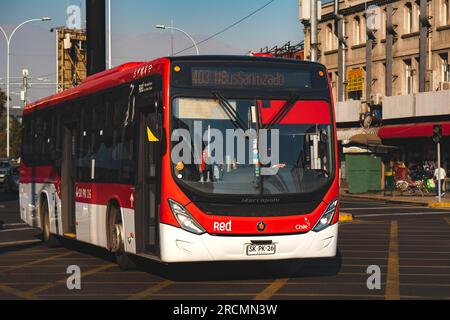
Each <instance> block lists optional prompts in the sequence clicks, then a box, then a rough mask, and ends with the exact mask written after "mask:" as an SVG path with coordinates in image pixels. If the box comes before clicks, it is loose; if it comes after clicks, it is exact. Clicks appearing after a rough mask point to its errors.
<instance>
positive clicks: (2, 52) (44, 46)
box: [0, 0, 303, 105]
mask: <svg viewBox="0 0 450 320" xmlns="http://www.w3.org/2000/svg"><path fill="white" fill-rule="evenodd" d="M111 1H112V35H113V36H112V37H113V41H112V46H113V50H112V56H113V58H112V62H113V65H119V64H121V63H124V62H127V61H136V60H137V61H148V60H152V59H154V58H157V57H159V56H165V55H169V54H170V52H171V40H170V39H171V36H170V33H171V32H170V31H168V30H165V31H164V30H157V29H155V28H154V26H155V25H156V24H160V23H162V24H168V25H170V23H171V21H173V25H174V26H176V27H178V28H181V29H183V30H184V31H186V32H188V33H189V34H190V35H191V36H192V37H193V38H194V39H195V41H196V42H198V41H201V40H203V39H205V38H207V37H208V36H210V35H212V34H214V33H215V32H217V31H220V30H221V29H223V28H225V27H227V26H229V25H231V24H232V23H234V22H236V21H237V20H239V19H241V18H243V17H245V16H246V15H248V14H250V13H251V12H252V11H254V10H256V9H257V8H259V7H261V6H263V5H264V4H266V3H267V2H269V1H270V0H245V1H244V0H240V1H239V0H226V1H217V0H209V1H208V0H127V1H125V0H111ZM73 4H75V5H79V6H80V7H81V8H82V14H83V19H82V20H83V22H84V19H85V16H84V9H85V2H84V1H82V0H39V1H36V0H14V1H10V0H0V8H1V10H0V26H2V27H3V28H4V29H5V31H6V32H7V33H9V32H10V31H11V30H12V28H13V27H14V26H16V25H17V24H19V23H21V22H22V21H25V20H28V19H31V18H38V17H42V16H50V17H52V21H50V22H39V23H32V24H28V25H26V26H24V27H23V28H22V29H20V31H18V32H17V34H16V35H15V36H14V38H13V41H12V44H11V52H12V58H11V77H13V79H12V82H17V81H19V80H20V79H19V78H18V77H20V76H21V73H22V71H21V70H22V69H24V68H27V69H29V72H30V76H32V77H38V76H39V77H41V76H45V77H44V78H45V79H46V82H47V83H46V84H43V82H44V81H42V80H39V81H37V80H36V81H34V82H39V84H36V85H33V86H32V88H30V90H29V98H30V100H35V99H38V98H41V97H43V96H46V95H48V94H51V93H53V92H54V91H55V86H54V85H51V83H52V82H55V81H56V80H55V73H56V72H55V69H56V67H55V35H54V34H53V33H50V29H51V28H52V27H58V26H63V25H65V23H66V8H67V7H68V6H69V5H73ZM173 36H174V50H175V51H178V50H181V49H184V48H186V47H187V46H189V45H190V44H191V43H190V42H189V39H187V38H186V37H185V36H184V35H182V34H180V33H174V34H173ZM301 40H303V28H302V24H301V23H300V21H299V19H298V0H274V1H273V2H272V3H270V4H269V5H268V6H267V7H266V8H264V9H263V10H261V11H259V12H258V13H256V14H255V15H253V16H252V17H250V18H248V19H246V20H245V21H243V22H242V23H240V24H238V25H237V26H235V27H233V28H232V29H230V30H228V31H226V32H225V33H223V34H221V35H219V36H217V37H216V38H214V39H212V40H210V41H207V42H205V43H204V44H202V45H200V46H199V49H200V53H208V54H246V53H247V52H249V51H259V50H260V48H263V47H266V46H268V47H269V48H271V47H273V46H275V45H278V46H281V45H283V44H285V43H286V42H288V41H291V42H292V43H293V44H296V43H298V42H300V41H301ZM30 49H31V50H30ZM184 54H194V51H193V50H191V51H186V52H185V53H184ZM16 77H17V78H16ZM5 78H6V41H5V40H4V39H3V37H2V36H1V35H0V87H1V88H2V89H5V85H4V82H5ZM31 82H32V83H33V80H31ZM11 90H12V91H13V92H14V94H13V95H12V98H13V105H20V104H21V103H20V101H18V95H17V93H19V92H20V88H19V87H18V85H13V86H12V89H11Z"/></svg>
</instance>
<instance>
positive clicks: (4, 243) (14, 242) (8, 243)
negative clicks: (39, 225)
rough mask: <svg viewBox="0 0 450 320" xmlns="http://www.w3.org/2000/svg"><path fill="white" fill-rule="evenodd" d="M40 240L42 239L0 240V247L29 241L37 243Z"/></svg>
mask: <svg viewBox="0 0 450 320" xmlns="http://www.w3.org/2000/svg"><path fill="white" fill-rule="evenodd" d="M37 242H42V240H38V239H35V240H21V241H11V242H0V247H6V246H14V245H18V244H29V243H37Z"/></svg>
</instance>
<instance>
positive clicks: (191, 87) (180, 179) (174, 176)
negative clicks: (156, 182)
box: [160, 58, 339, 262]
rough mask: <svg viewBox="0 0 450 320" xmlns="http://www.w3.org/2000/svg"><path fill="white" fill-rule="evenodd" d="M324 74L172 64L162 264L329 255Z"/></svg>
mask: <svg viewBox="0 0 450 320" xmlns="http://www.w3.org/2000/svg"><path fill="white" fill-rule="evenodd" d="M326 75H327V72H326V69H325V68H324V67H323V66H321V65H319V64H312V63H305V62H302V63H296V62H288V61H286V60H282V61H280V60H278V59H270V58H269V59H267V58H266V59H264V62H262V61H260V60H258V59H257V58H254V59H253V60H252V61H251V62H249V61H245V62H242V61H241V62H236V61H220V62H219V61H208V60H206V61H196V60H194V59H192V60H188V61H187V60H183V59H181V58H180V59H173V60H172V64H171V79H170V84H171V87H170V98H169V101H168V104H167V105H168V106H169V111H168V117H167V119H166V120H167V121H166V123H165V127H166V130H169V133H170V134H168V135H167V145H170V150H168V151H169V152H168V153H167V154H166V156H165V157H164V159H163V165H162V177H163V184H162V198H161V206H160V215H161V224H160V253H161V260H162V261H165V262H189V261H224V260H277V259H295V258H320V257H333V256H335V255H336V246H337V234H338V220H339V212H338V211H339V204H338V180H337V174H336V168H337V154H336V128H335V121H334V112H333V106H332V102H331V94H330V87H329V81H328V79H327V76H326Z"/></svg>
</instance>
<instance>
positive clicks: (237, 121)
mask: <svg viewBox="0 0 450 320" xmlns="http://www.w3.org/2000/svg"><path fill="white" fill-rule="evenodd" d="M213 95H214V96H215V97H216V99H217V100H219V105H220V106H221V108H222V110H223V111H224V112H225V113H226V115H227V116H228V118H229V119H230V120H231V121H232V123H233V125H234V126H235V128H236V129H242V130H243V131H247V129H248V128H247V126H246V125H245V123H244V121H242V118H241V117H239V115H238V113H237V111H236V110H234V109H233V106H232V105H231V104H230V102H229V101H228V100H227V99H226V98H225V97H224V96H222V95H221V94H220V93H217V92H215V93H213Z"/></svg>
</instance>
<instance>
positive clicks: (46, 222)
mask: <svg viewBox="0 0 450 320" xmlns="http://www.w3.org/2000/svg"><path fill="white" fill-rule="evenodd" d="M42 200H43V201H42V207H41V217H42V220H43V221H42V238H43V240H44V242H45V244H46V245H47V247H49V248H57V247H59V246H60V245H61V243H60V242H59V240H58V238H57V237H56V236H55V235H53V234H51V232H50V211H49V210H48V201H47V199H46V198H43V199H42Z"/></svg>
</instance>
